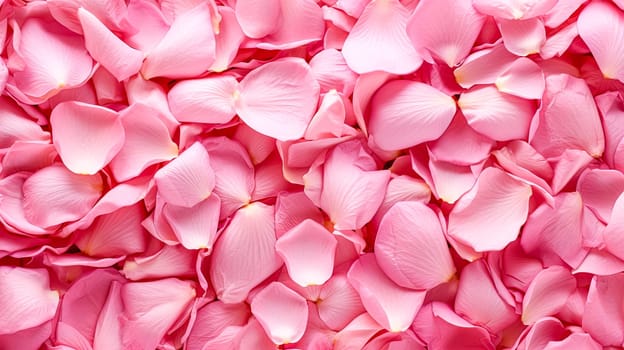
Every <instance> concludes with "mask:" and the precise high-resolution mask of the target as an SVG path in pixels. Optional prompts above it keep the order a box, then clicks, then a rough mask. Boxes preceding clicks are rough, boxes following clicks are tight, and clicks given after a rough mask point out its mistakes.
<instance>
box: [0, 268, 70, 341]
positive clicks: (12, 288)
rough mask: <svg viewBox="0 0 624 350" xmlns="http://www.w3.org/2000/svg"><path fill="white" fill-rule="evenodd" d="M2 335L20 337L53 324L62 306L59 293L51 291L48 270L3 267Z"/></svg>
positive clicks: (0, 280)
mask: <svg viewBox="0 0 624 350" xmlns="http://www.w3.org/2000/svg"><path fill="white" fill-rule="evenodd" d="M0 302H1V303H2V310H4V311H3V312H2V314H1V315H0V334H10V333H16V332H19V331H21V330H25V329H28V328H32V327H35V326H39V325H41V324H43V323H45V322H46V321H48V320H51V319H52V318H53V317H54V315H55V314H56V308H57V306H58V304H59V293H58V292H57V291H55V290H51V289H50V277H49V275H48V271H46V270H44V269H26V268H23V267H13V266H1V267H0Z"/></svg>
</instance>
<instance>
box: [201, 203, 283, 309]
mask: <svg viewBox="0 0 624 350" xmlns="http://www.w3.org/2000/svg"><path fill="white" fill-rule="evenodd" d="M274 215H275V209H274V208H273V207H272V206H267V205H265V204H262V203H258V202H254V203H252V204H249V205H248V206H246V207H245V208H241V209H239V210H238V211H237V212H236V214H234V217H233V218H232V221H230V224H229V225H228V227H227V228H226V229H225V231H224V232H223V233H222V234H221V236H220V237H219V239H218V240H217V242H216V244H215V246H214V251H213V253H212V264H211V267H210V279H211V280H212V283H213V286H214V289H215V291H216V293H217V296H218V297H219V299H220V300H222V301H224V302H226V303H233V302H241V301H243V300H245V298H247V294H248V293H249V291H251V289H253V288H254V287H255V286H256V285H257V284H259V283H260V282H262V281H263V280H264V279H265V278H267V277H268V276H269V275H271V274H272V273H273V272H275V271H276V270H277V269H278V268H279V267H280V266H281V264H282V262H281V260H280V258H279V257H278V256H277V254H276V253H275V240H276V238H275V223H274Z"/></svg>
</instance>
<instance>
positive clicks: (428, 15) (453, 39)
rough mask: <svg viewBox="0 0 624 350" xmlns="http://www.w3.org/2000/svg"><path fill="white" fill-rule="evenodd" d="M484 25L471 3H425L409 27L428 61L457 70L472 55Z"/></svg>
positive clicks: (426, 0)
mask: <svg viewBox="0 0 624 350" xmlns="http://www.w3.org/2000/svg"><path fill="white" fill-rule="evenodd" d="M441 18H444V21H441V20H440V19H441ZM484 23H485V16H483V15H482V14H480V13H478V12H477V11H476V10H475V9H474V8H473V7H472V3H471V1H469V0H461V1H453V0H424V1H420V2H419V3H418V6H417V7H416V10H414V13H413V14H412V17H410V19H409V22H408V23H407V35H408V36H409V37H410V39H411V40H412V43H413V44H414V46H415V47H416V51H417V52H418V53H419V54H421V55H422V57H423V59H424V60H425V61H427V62H429V63H433V60H434V59H440V60H442V61H443V62H444V63H446V64H447V65H448V66H449V67H455V66H456V65H457V64H458V63H460V62H461V61H463V60H464V58H466V56H468V53H470V49H471V48H472V46H473V44H474V42H475V40H476V39H477V36H478V35H479V32H480V31H481V27H483V24H484Z"/></svg>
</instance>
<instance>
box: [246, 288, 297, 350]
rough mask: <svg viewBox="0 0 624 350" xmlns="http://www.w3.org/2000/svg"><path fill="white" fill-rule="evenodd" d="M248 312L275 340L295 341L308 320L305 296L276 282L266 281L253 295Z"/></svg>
mask: <svg viewBox="0 0 624 350" xmlns="http://www.w3.org/2000/svg"><path fill="white" fill-rule="evenodd" d="M251 312H252V313H253V315H254V316H255V317H256V318H257V319H258V321H259V322H260V324H261V325H262V328H264V330H265V331H266V333H267V335H268V336H269V337H270V338H271V340H272V341H273V343H275V344H289V343H296V342H298V341H299V339H301V337H302V336H303V333H304V332H305V329H306V323H307V321H308V305H307V303H306V300H305V299H304V298H303V297H302V296H301V295H299V294H297V293H296V292H295V291H293V290H292V289H289V288H288V287H286V286H285V285H284V284H282V283H280V282H273V283H271V284H269V285H268V286H266V287H264V288H263V289H262V290H261V291H260V292H258V294H256V295H255V296H254V298H253V300H252V301H251Z"/></svg>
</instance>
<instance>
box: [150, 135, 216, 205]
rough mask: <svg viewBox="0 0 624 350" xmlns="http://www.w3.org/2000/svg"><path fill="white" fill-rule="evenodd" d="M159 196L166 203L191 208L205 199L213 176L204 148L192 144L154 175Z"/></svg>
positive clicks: (212, 181)
mask: <svg viewBox="0 0 624 350" xmlns="http://www.w3.org/2000/svg"><path fill="white" fill-rule="evenodd" d="M154 179H155V180H156V186H157V187H158V194H159V195H160V196H161V197H162V198H163V199H164V200H165V201H166V202H167V203H169V204H173V205H176V206H180V207H187V208H190V207H192V206H195V205H196V204H197V203H199V202H201V201H203V200H204V199H206V198H208V196H210V194H211V193H212V190H213V189H214V186H215V174H214V171H213V170H212V167H211V166H210V157H209V156H208V152H207V151H206V148H204V146H203V145H202V144H201V143H199V142H195V143H193V144H192V145H191V147H189V148H187V149H186V150H184V152H182V153H181V154H180V155H179V156H178V157H177V158H175V159H174V160H172V161H171V162H169V163H168V164H167V165H165V166H164V167H162V168H161V169H160V170H158V171H157V172H156V174H155V175H154Z"/></svg>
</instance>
